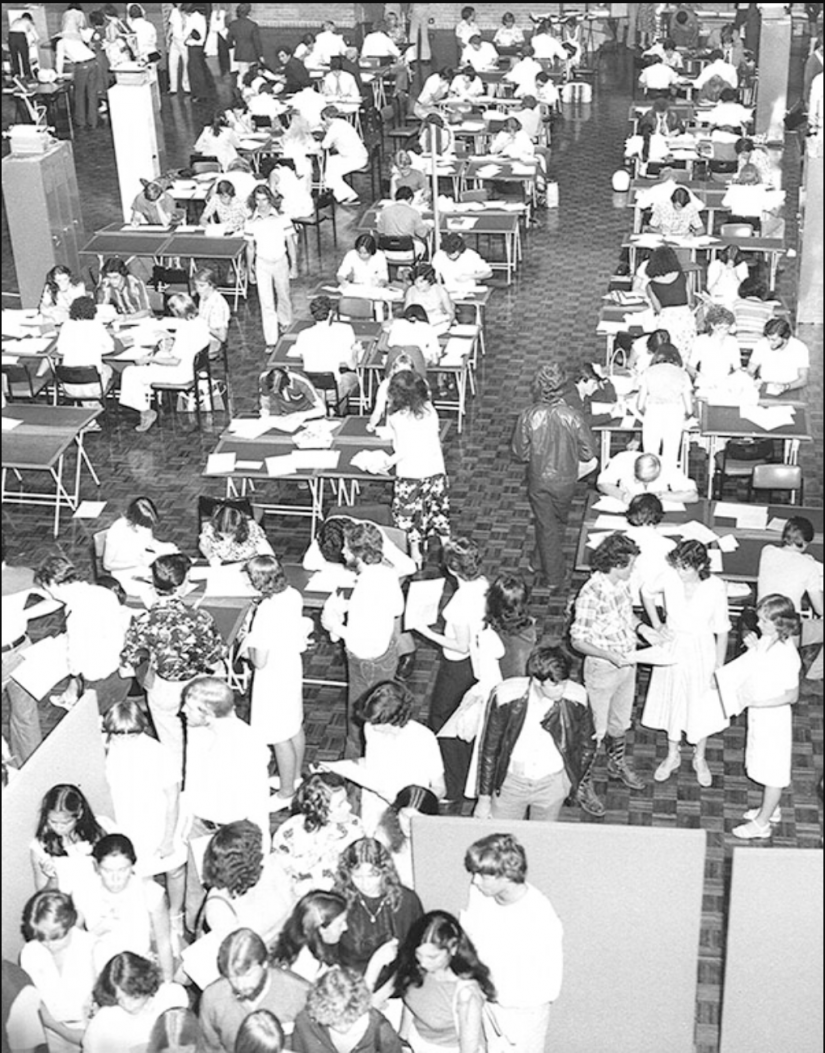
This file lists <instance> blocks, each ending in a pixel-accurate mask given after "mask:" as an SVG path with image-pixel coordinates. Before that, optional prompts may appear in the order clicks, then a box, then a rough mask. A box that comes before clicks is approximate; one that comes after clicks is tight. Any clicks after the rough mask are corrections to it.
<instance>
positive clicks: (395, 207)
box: [376, 186, 430, 240]
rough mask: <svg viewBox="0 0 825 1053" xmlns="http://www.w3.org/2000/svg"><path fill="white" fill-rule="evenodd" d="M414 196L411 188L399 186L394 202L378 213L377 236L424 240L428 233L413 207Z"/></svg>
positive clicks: (425, 224) (419, 214) (426, 225)
mask: <svg viewBox="0 0 825 1053" xmlns="http://www.w3.org/2000/svg"><path fill="white" fill-rule="evenodd" d="M414 197H415V194H414V193H413V191H412V188H411V187H408V186H400V187H399V188H398V189H397V190H396V192H395V202H394V203H393V204H390V205H385V206H384V207H383V208H382V209H381V211H380V212H379V213H378V220H377V222H376V229H377V231H378V233H379V234H383V235H386V236H387V237H392V238H403V237H408V236H411V237H415V238H421V239H422V240H425V239H426V238H427V237H428V236H429V233H430V228H429V226H428V224H427V223H425V222H424V220H423V219H422V218H421V213H420V212H419V211H418V209H417V208H414V207H413V198H414Z"/></svg>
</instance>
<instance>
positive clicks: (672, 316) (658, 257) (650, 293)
mask: <svg viewBox="0 0 825 1053" xmlns="http://www.w3.org/2000/svg"><path fill="white" fill-rule="evenodd" d="M633 292H639V293H642V294H643V295H644V296H645V298H646V299H647V300H648V301H649V303H650V304H651V306H652V307H653V310H654V311H655V313H656V320H657V323H658V325H659V326H660V327H661V328H663V329H667V330H668V332H669V333H670V336H671V342H672V343H673V345H674V346H675V347H676V349H677V350H678V352H679V354H680V355H681V356H682V358H683V359H687V358H690V351H691V348H692V346H693V341H694V340H695V339H696V320H695V318H694V317H693V311H692V309H691V307H690V295H689V293H688V287H687V277H686V275H685V272H684V270H683V269H682V265H681V263H680V262H679V257H678V256H677V255H676V253H675V252H674V251H673V249H672V248H671V247H670V246H669V245H660V246H659V247H658V248H656V249H654V250H653V252H652V253H651V254H650V257H649V258H648V259H647V260H645V261H644V263H642V264H641V265H640V266H639V268H638V269H637V271H636V274H635V275H634V277H633Z"/></svg>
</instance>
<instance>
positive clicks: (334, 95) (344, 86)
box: [321, 55, 361, 102]
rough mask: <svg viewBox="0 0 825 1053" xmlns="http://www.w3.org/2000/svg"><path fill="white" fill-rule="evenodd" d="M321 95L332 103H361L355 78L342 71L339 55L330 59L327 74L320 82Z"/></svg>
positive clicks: (342, 61)
mask: <svg viewBox="0 0 825 1053" xmlns="http://www.w3.org/2000/svg"><path fill="white" fill-rule="evenodd" d="M321 94H322V95H323V96H324V97H325V98H326V99H329V100H331V101H332V102H360V101H361V92H360V91H359V90H358V84H357V82H356V80H355V77H353V75H352V74H351V73H347V71H346V70H345V69H344V60H343V58H342V56H341V55H334V56H333V58H332V59H330V63H329V73H327V75H326V76H325V77H324V79H323V81H322V82H321Z"/></svg>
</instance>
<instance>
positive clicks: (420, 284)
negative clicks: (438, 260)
mask: <svg viewBox="0 0 825 1053" xmlns="http://www.w3.org/2000/svg"><path fill="white" fill-rule="evenodd" d="M410 277H411V279H412V285H411V286H410V287H409V289H407V294H406V296H405V297H404V307H405V308H406V307H410V306H411V305H412V304H420V305H421V307H423V308H424V310H425V311H426V312H427V319H428V320H429V323H430V325H431V326H432V327H433V329H434V330H435V331H436V333H437V334H439V335H440V334H441V333H446V332H447V330H448V329H449V328H450V326H451V325H452V324H453V322H454V321H455V304H454V303H453V301H452V299H451V298H450V295H449V293H448V292H447V290H446V289H445V288H444V286H443V285H440V284H439V283H438V281H437V279H436V273H435V269H434V268H433V266H432V265H431V264H429V263H423V262H422V263H416V265H415V266H414V267H413V269H412V273H411V275H410Z"/></svg>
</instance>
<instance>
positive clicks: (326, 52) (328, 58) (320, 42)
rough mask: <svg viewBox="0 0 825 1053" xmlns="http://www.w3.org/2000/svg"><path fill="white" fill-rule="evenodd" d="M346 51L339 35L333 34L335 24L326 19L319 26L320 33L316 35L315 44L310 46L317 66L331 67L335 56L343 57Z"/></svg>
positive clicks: (344, 42) (343, 41)
mask: <svg viewBox="0 0 825 1053" xmlns="http://www.w3.org/2000/svg"><path fill="white" fill-rule="evenodd" d="M346 50H347V42H346V41H345V40H344V38H343V37H342V36H341V34H340V33H336V32H335V23H334V22H333V21H332V20H331V19H328V20H327V21H326V22H324V23H323V25H322V26H321V32H320V33H316V35H315V43H314V44H313V45H312V55H313V58H314V59H315V60H316V61H317V63H318V65H319V66H331V65H332V60H333V58H334V57H335V56H338V55H343V54H344V53H345V51H346Z"/></svg>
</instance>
